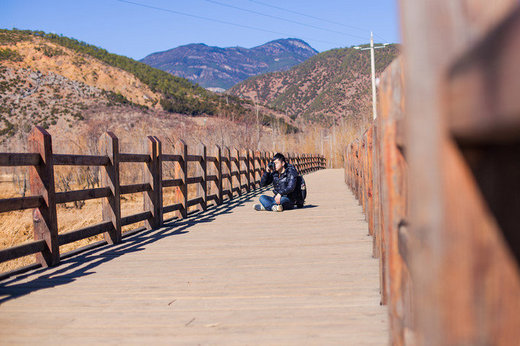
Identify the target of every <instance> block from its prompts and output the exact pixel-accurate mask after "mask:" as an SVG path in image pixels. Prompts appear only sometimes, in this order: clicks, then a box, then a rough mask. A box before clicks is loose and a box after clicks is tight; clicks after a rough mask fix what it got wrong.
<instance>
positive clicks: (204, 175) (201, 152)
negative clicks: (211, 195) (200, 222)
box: [197, 143, 208, 210]
mask: <svg viewBox="0 0 520 346" xmlns="http://www.w3.org/2000/svg"><path fill="white" fill-rule="evenodd" d="M197 154H199V155H200V156H201V157H202V160H201V161H200V168H201V173H202V175H201V177H202V182H201V183H200V187H201V188H202V191H201V198H202V203H200V207H201V209H202V210H206V209H207V206H208V204H207V203H208V163H207V162H208V161H207V150H206V146H205V145H204V144H203V143H199V145H198V148H197Z"/></svg>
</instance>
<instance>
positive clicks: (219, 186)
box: [215, 145, 224, 204]
mask: <svg viewBox="0 0 520 346" xmlns="http://www.w3.org/2000/svg"><path fill="white" fill-rule="evenodd" d="M216 151H217V156H216V158H217V161H216V162H215V165H216V167H217V181H216V184H217V190H218V192H217V195H218V200H217V201H216V202H217V204H221V203H222V202H223V201H224V195H223V194H222V188H223V181H222V179H223V177H222V173H223V171H222V170H223V168H224V166H223V165H222V150H221V148H220V147H219V146H218V145H217V146H216Z"/></svg>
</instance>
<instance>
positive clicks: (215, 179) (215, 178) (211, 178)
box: [206, 175, 218, 183]
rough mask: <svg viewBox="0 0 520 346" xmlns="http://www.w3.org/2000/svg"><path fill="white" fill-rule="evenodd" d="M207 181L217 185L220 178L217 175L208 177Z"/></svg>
mask: <svg viewBox="0 0 520 346" xmlns="http://www.w3.org/2000/svg"><path fill="white" fill-rule="evenodd" d="M206 180H207V181H214V182H215V183H217V182H218V177H217V176H216V175H208V176H207V177H206Z"/></svg>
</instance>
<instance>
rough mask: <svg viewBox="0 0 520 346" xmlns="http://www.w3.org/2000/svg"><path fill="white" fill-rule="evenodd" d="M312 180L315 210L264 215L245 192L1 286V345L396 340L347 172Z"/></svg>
mask: <svg viewBox="0 0 520 346" xmlns="http://www.w3.org/2000/svg"><path fill="white" fill-rule="evenodd" d="M305 179H306V182H307V185H308V186H309V191H311V193H310V194H309V196H308V199H307V202H308V206H309V207H308V208H304V209H297V210H293V211H285V212H283V213H273V212H256V211H254V210H253V208H252V205H253V203H257V200H258V195H259V192H253V193H250V194H245V193H244V194H243V195H242V196H241V197H238V198H234V199H233V200H232V201H231V202H229V203H224V204H222V205H220V206H218V207H217V208H210V209H208V210H207V211H205V212H203V213H199V214H196V215H193V216H190V217H189V218H188V219H185V220H178V221H176V222H173V223H170V224H165V225H164V227H163V228H161V229H158V230H155V231H146V232H142V233H139V234H136V235H134V236H132V237H128V238H125V239H124V241H123V243H122V244H118V245H115V246H105V247H102V248H98V249H95V250H91V251H90V252H87V253H83V254H80V255H79V256H76V257H72V258H69V259H66V260H64V261H63V263H62V265H60V266H59V267H57V268H51V269H46V270H39V271H35V272H33V273H31V274H29V275H27V274H25V275H22V276H19V277H14V278H11V279H9V280H6V281H4V282H2V285H0V304H1V305H0V325H1V326H2V328H0V340H1V341H2V343H5V344H19V343H24V344H31V343H38V344H42V345H45V344H55V343H57V342H58V343H64V342H65V343H75V342H81V343H98V344H99V343H103V344H128V343H133V344H135V343H148V344H152V343H154V344H155V343H160V344H226V345H244V344H276V345H281V344H283V345H301V344H314V345H333V344H337V345H360V344H363V345H384V344H387V343H388V326H387V311H386V308H385V307H382V306H380V305H379V292H378V265H377V261H376V260H374V259H372V258H371V241H370V237H368V236H367V223H366V222H365V221H364V217H363V215H362V212H361V207H360V206H359V205H358V203H357V202H356V201H355V199H354V197H353V196H352V194H351V193H350V192H349V191H348V189H347V187H346V185H345V184H343V181H342V180H343V173H342V171H341V170H324V171H319V172H316V173H312V174H310V175H307V176H306V177H305ZM264 191H265V190H264ZM264 193H268V194H270V191H269V192H267V191H265V192H264Z"/></svg>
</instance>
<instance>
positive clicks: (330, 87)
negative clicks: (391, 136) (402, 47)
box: [228, 45, 399, 124]
mask: <svg viewBox="0 0 520 346" xmlns="http://www.w3.org/2000/svg"><path fill="white" fill-rule="evenodd" d="M398 54H399V50H398V47H397V45H389V46H387V47H385V48H383V49H378V50H377V51H376V54H375V63H376V75H377V74H379V73H381V72H382V71H383V70H384V69H385V68H386V66H388V65H389V64H390V62H391V61H392V60H393V59H394V58H395V57H396V56H397V55H398ZM370 83H371V82H370V52H369V51H360V50H356V49H353V48H342V49H333V50H330V51H326V52H323V53H320V54H318V55H316V56H313V57H312V58H309V59H308V60H307V61H305V62H303V63H301V64H299V65H297V66H295V67H293V68H292V69H290V70H289V71H284V72H275V73H269V74H264V75H260V76H256V77H252V78H249V79H247V80H245V81H244V82H242V83H239V84H237V85H235V86H234V87H232V88H231V89H229V90H228V93H229V94H230V95H234V96H239V97H244V98H248V99H251V100H257V101H258V102H259V103H261V104H265V105H268V106H270V107H274V108H276V109H278V110H280V111H283V112H286V114H288V115H289V116H290V117H291V118H292V119H295V120H298V121H311V122H319V123H323V124H332V123H334V122H337V119H339V118H348V117H366V116H368V114H369V113H370V107H371V106H370V104H371V84H370Z"/></svg>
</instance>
